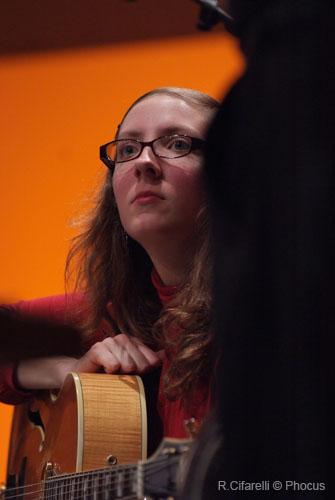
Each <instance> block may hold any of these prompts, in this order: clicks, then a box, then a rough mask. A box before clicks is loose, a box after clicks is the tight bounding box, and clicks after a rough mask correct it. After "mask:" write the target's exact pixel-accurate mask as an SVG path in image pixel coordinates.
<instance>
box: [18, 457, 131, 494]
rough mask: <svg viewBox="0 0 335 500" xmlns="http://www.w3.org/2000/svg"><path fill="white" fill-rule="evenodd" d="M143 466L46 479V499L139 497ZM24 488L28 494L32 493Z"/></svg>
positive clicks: (44, 492)
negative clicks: (140, 472)
mask: <svg viewBox="0 0 335 500" xmlns="http://www.w3.org/2000/svg"><path fill="white" fill-rule="evenodd" d="M139 471H140V466H137V465H129V466H114V467H112V468H109V469H99V470H93V471H87V472H83V473H76V474H64V475H60V476H54V477H50V478H48V479H46V481H45V483H44V491H43V498H44V499H45V500H49V499H50V500H51V499H52V500H55V499H64V500H67V499H69V500H75V499H78V498H80V499H84V500H90V499H98V498H104V499H108V498H110V499H111V498H120V499H121V498H123V499H125V498H137V497H138V495H139V493H140V492H139V489H141V481H139V475H140V474H139ZM29 493H30V492H29V490H28V491H27V488H25V495H27V494H29Z"/></svg>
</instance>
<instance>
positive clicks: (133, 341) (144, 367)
mask: <svg viewBox="0 0 335 500" xmlns="http://www.w3.org/2000/svg"><path fill="white" fill-rule="evenodd" d="M163 358H164V351H163V350H161V351H158V352H155V351H153V350H152V349H150V348H149V347H147V346H146V345H144V344H143V343H142V342H141V341H140V340H138V339H137V338H135V337H129V336H128V335H125V334H124V333H121V334H120V335H116V336H115V337H113V338H112V337H108V338H106V339H104V340H103V341H102V342H97V343H96V344H94V345H93V346H92V347H91V348H90V349H89V351H87V353H86V354H84V356H83V357H82V358H80V359H78V360H77V363H76V364H75V366H74V368H73V371H78V372H96V371H98V370H99V369H101V368H103V370H104V371H105V372H106V373H134V374H139V375H142V374H144V373H147V372H149V371H151V370H154V369H155V368H157V367H158V366H159V365H161V363H162V361H163Z"/></svg>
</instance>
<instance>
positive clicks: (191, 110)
mask: <svg viewBox="0 0 335 500" xmlns="http://www.w3.org/2000/svg"><path fill="white" fill-rule="evenodd" d="M208 120H209V113H206V112H204V111H203V110H202V109H199V108H198V107H195V106H192V105H190V104H188V103H186V102H185V101H183V100H182V99H180V98H178V97H172V96H168V95H154V96H149V97H147V98H145V99H144V100H143V101H141V102H139V103H138V104H137V105H136V106H135V107H134V108H132V109H131V111H130V112H129V113H128V115H127V116H126V118H125V119H124V121H123V123H122V126H121V128H120V130H119V135H118V139H125V138H133V139H138V140H141V141H152V140H153V139H156V138H157V137H160V136H163V135H170V134H176V133H180V134H185V135H189V136H192V137H198V138H204V134H205V130H206V126H207V125H208ZM201 169H202V155H201V152H200V151H193V152H191V153H190V154H189V155H187V156H183V157H181V158H174V159H166V158H159V157H157V156H155V154H154V153H153V151H152V149H151V148H150V147H145V148H144V149H143V151H142V153H141V155H140V156H139V157H138V158H136V159H134V160H131V161H128V162H125V163H118V164H116V167H115V171H114V174H113V189H114V195H115V199H116V203H117V207H118V211H119V215H120V219H121V223H122V225H123V227H124V229H125V231H126V232H127V233H128V234H129V235H130V236H131V237H132V238H134V239H135V240H136V241H138V242H139V243H140V244H141V245H142V246H143V247H144V248H146V244H151V243H152V242H155V241H157V240H161V241H162V238H163V239H164V237H165V238H166V237H168V238H171V239H172V238H174V239H175V240H176V241H177V240H179V241H181V240H185V241H186V240H187V239H189V238H190V237H192V236H193V235H194V228H195V219H196V216H197V214H198V213H199V209H200V208H201V206H202V204H203V201H204V191H203V186H202V176H201Z"/></svg>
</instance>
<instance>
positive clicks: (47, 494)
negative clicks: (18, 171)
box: [6, 457, 177, 500]
mask: <svg viewBox="0 0 335 500" xmlns="http://www.w3.org/2000/svg"><path fill="white" fill-rule="evenodd" d="M173 458H174V459H175V461H176V458H177V457H173ZM151 465H154V467H156V464H151ZM150 467H151V466H150ZM151 468H152V467H151ZM135 469H136V468H135ZM160 469H161V470H162V469H164V467H160ZM102 480H103V476H100V477H99V476H96V477H94V478H92V481H91V482H92V483H94V482H98V483H100V484H98V486H97V487H94V484H93V488H92V487H91V486H92V485H90V487H89V488H88V489H87V491H86V492H85V494H86V495H87V496H89V495H92V494H93V495H94V494H99V493H109V494H114V493H115V490H117V489H118V486H117V485H116V487H114V488H109V489H108V490H107V491H106V488H108V485H107V484H103V483H102ZM135 484H136V483H135V482H134V480H133V479H132V478H129V479H128V482H127V481H123V483H122V484H121V487H122V488H123V489H126V488H128V487H129V486H134V485H135ZM69 486H70V488H68V489H67V490H65V492H64V491H63V492H51V491H48V490H44V489H40V490H36V491H33V492H30V493H28V495H32V494H39V493H43V494H44V495H45V498H47V499H53V498H63V497H64V495H68V494H69V495H71V500H77V499H82V498H83V494H82V492H81V491H79V492H76V489H75V485H74V488H73V491H72V492H71V485H69ZM50 493H51V494H50ZM60 493H62V496H61V497H60V496H59V494H60ZM77 493H79V495H77ZM134 494H135V493H134ZM166 494H169V491H167V492H166ZM23 495H25V493H23V494H21V495H16V496H15V498H18V497H20V496H23ZM131 495H133V492H132V493H131ZM6 498H14V497H11V496H6ZM32 498H40V496H37V497H31V496H30V500H32ZM119 498H120V497H119ZM122 498H124V499H126V498H128V495H127V497H124V496H123V497H122ZM131 498H132V497H131ZM135 498H136V496H135Z"/></svg>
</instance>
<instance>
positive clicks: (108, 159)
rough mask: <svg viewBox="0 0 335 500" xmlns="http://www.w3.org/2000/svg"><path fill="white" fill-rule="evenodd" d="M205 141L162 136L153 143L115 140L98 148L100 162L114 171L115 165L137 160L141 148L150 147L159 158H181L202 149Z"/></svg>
mask: <svg viewBox="0 0 335 500" xmlns="http://www.w3.org/2000/svg"><path fill="white" fill-rule="evenodd" d="M204 143H205V141H203V140H202V139H199V138H196V137H189V136H188V135H179V134H174V135H164V136H162V137H157V139H154V140H153V141H148V142H144V141H138V140H137V139H117V140H116V141H112V142H108V143H107V144H104V145H103V146H100V160H101V161H103V163H104V164H105V165H106V166H107V167H108V168H110V169H111V170H114V168H115V164H116V163H125V162H126V161H130V160H135V158H138V157H139V156H140V155H141V153H142V151H143V148H145V147H146V146H150V148H151V149H152V151H153V153H154V154H155V155H156V156H158V157H159V158H168V159H173V158H181V157H182V156H186V155H188V154H190V153H191V152H192V151H194V150H196V149H203V146H204Z"/></svg>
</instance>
